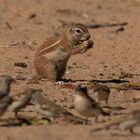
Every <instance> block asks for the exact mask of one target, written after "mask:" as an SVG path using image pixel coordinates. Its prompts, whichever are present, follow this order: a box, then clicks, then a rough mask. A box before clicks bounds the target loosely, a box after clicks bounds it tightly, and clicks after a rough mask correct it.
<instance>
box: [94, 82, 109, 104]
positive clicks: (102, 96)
mask: <svg viewBox="0 0 140 140" xmlns="http://www.w3.org/2000/svg"><path fill="white" fill-rule="evenodd" d="M93 92H94V94H95V98H96V101H97V102H98V103H100V101H105V102H106V105H108V98H109V95H110V89H109V87H108V86H106V85H100V84H99V83H97V82H94V83H93Z"/></svg>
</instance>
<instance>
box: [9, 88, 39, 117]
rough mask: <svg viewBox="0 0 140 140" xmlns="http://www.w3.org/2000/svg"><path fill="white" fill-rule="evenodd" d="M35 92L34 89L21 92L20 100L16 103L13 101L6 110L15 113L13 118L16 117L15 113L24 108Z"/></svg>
mask: <svg viewBox="0 0 140 140" xmlns="http://www.w3.org/2000/svg"><path fill="white" fill-rule="evenodd" d="M35 91H36V89H32V88H29V89H26V90H25V91H23V92H22V93H21V98H20V99H19V100H17V101H14V102H13V103H12V104H11V105H10V106H9V108H8V111H10V112H15V116H17V113H18V111H19V110H20V109H22V108H24V107H26V106H27V105H28V104H29V102H30V100H31V98H32V94H33V93H34V92H35Z"/></svg>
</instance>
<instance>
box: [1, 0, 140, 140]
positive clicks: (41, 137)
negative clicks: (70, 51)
mask: <svg viewBox="0 0 140 140" xmlns="http://www.w3.org/2000/svg"><path fill="white" fill-rule="evenodd" d="M139 15H140V0H116V1H115V0H106V1H104V0H76V1H75V0H70V1H68V0H20V1H19V0H1V1H0V53H1V55H0V75H5V74H8V75H12V76H14V77H16V76H18V75H22V76H24V77H26V78H27V79H26V80H17V82H16V84H13V85H12V89H11V93H10V94H11V95H12V96H14V95H17V94H18V93H20V92H21V91H23V90H24V89H26V88H27V87H34V88H40V89H42V90H43V91H44V93H45V94H46V95H47V97H48V98H49V99H51V100H54V101H56V102H57V103H58V104H60V105H61V106H63V107H65V108H67V109H69V108H68V106H69V105H70V104H71V102H69V98H70V97H71V95H72V91H73V90H72V89H68V88H62V87H59V86H52V85H50V84H49V83H47V82H46V81H44V82H42V81H40V83H39V84H31V83H29V79H31V78H32V77H33V76H34V74H35V73H34V67H33V59H34V54H35V51H36V49H37V48H38V47H39V46H40V45H41V44H42V43H43V41H44V40H45V39H46V38H47V37H50V36H53V35H55V34H56V33H58V32H59V30H60V28H59V27H60V26H61V24H60V23H59V22H58V19H62V20H64V21H67V22H80V23H83V24H94V23H99V24H104V23H122V22H126V23H127V25H126V26H115V27H105V28H96V29H89V31H90V33H91V35H92V38H93V40H94V42H95V46H94V48H93V49H90V50H89V51H87V52H86V53H84V54H82V55H81V54H80V55H76V56H73V57H72V58H71V59H70V61H69V63H68V67H67V72H66V74H65V76H64V78H65V79H71V80H72V81H73V82H72V84H74V85H75V84H77V83H79V82H80V80H84V82H85V83H88V81H89V80H112V79H119V80H129V81H130V82H139V81H140V75H139V74H140V69H139V68H140V55H139V54H140V42H139V40H140V32H139V28H140V18H139ZM16 62H25V63H26V64H27V67H26V68H21V67H16V66H14V63H16ZM122 73H129V74H132V76H130V77H127V76H126V77H123V78H122V79H120V77H121V76H122ZM74 81H75V82H74ZM111 93H112V94H111V95H110V99H109V104H110V105H112V106H116V105H119V106H125V107H126V110H125V111H124V113H126V112H129V111H131V110H133V109H138V108H139V106H140V103H139V102H137V103H133V98H140V95H139V91H138V90H127V91H124V90H120V91H114V90H113V91H111ZM66 99H67V100H66ZM69 111H71V112H73V113H75V114H77V115H79V114H78V113H77V112H76V111H75V110H70V109H69ZM120 117H121V116H120ZM115 118H116V117H115V116H114V117H112V119H115ZM91 120H92V119H91ZM97 126H102V124H95V125H93V126H92V125H89V126H88V125H87V126H85V125H72V124H70V123H69V124H62V123H61V122H59V121H58V124H55V125H48V124H43V125H37V126H34V125H32V126H17V127H11V128H7V127H0V132H1V135H0V139H1V140H19V139H21V140H22V139H24V140H25V139H27V140H32V139H34V140H45V139H51V140H53V139H57V140H60V139H61V140H62V139H67V140H75V139H80V138H82V139H85V140H91V139H96V138H98V139H104V140H108V139H111V138H112V137H114V139H116V140H123V139H127V140H129V139H133V140H134V139H139V137H138V136H133V135H129V133H127V132H122V131H117V132H116V130H109V131H104V132H100V133H97V134H96V133H95V134H93V133H92V132H91V131H92V129H93V128H96V127H97ZM135 131H136V132H139V131H140V127H136V128H135ZM114 133H115V134H124V135H114Z"/></svg>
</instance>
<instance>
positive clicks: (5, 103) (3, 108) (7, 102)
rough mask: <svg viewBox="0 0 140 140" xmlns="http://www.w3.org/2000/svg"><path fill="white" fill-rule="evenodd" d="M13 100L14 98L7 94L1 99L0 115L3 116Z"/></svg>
mask: <svg viewBox="0 0 140 140" xmlns="http://www.w3.org/2000/svg"><path fill="white" fill-rule="evenodd" d="M12 101H13V99H12V98H11V97H10V96H9V95H6V96H4V97H3V98H1V99H0V116H2V115H3V114H4V113H5V112H6V110H7V108H8V106H9V105H10V104H11V103H12Z"/></svg>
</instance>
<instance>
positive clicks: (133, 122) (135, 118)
mask: <svg viewBox="0 0 140 140" xmlns="http://www.w3.org/2000/svg"><path fill="white" fill-rule="evenodd" d="M130 115H131V116H132V117H131V118H130V119H126V120H123V121H122V122H121V123H120V124H119V126H118V128H119V129H120V130H129V132H130V133H132V134H136V133H135V132H134V129H133V128H134V127H135V126H137V125H139V124H140V110H134V111H132V112H131V114H130Z"/></svg>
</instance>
